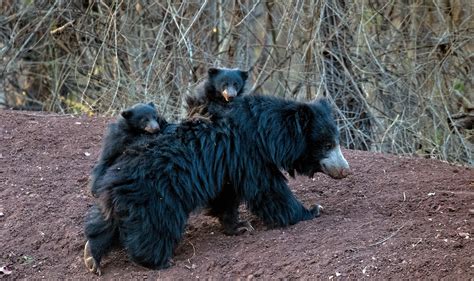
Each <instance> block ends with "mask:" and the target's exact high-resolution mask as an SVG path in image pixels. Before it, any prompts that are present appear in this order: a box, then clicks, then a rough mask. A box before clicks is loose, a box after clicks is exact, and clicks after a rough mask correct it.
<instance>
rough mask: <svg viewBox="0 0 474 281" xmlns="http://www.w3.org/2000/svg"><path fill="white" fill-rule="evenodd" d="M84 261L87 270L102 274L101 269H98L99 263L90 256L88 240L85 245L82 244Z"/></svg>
mask: <svg viewBox="0 0 474 281" xmlns="http://www.w3.org/2000/svg"><path fill="white" fill-rule="evenodd" d="M84 263H85V264H86V267H87V269H88V270H89V272H92V273H94V274H97V275H99V276H101V275H102V271H101V270H100V265H99V263H98V262H97V261H96V260H95V259H94V257H93V256H92V253H91V247H90V245H89V241H87V242H86V245H85V246H84Z"/></svg>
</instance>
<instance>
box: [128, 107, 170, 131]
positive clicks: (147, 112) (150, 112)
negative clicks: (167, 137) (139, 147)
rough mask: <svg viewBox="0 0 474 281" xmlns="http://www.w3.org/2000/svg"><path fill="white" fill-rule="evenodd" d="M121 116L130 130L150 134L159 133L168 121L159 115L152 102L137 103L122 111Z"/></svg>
mask: <svg viewBox="0 0 474 281" xmlns="http://www.w3.org/2000/svg"><path fill="white" fill-rule="evenodd" d="M120 115H121V116H122V117H123V120H124V121H125V123H126V124H127V126H128V127H129V128H131V129H133V130H138V131H144V132H148V133H150V134H153V133H157V132H158V131H159V130H160V128H161V127H162V126H164V124H166V120H165V119H164V118H162V117H161V116H159V115H158V113H157V112H156V108H155V105H154V104H153V103H152V102H150V103H137V104H135V105H134V106H132V107H131V108H129V109H126V110H124V111H122V113H121V114H120ZM160 126H161V127H160Z"/></svg>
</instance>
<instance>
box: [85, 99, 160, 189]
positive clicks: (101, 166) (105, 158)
mask: <svg viewBox="0 0 474 281" xmlns="http://www.w3.org/2000/svg"><path fill="white" fill-rule="evenodd" d="M166 125H167V122H166V120H165V119H164V118H162V117H161V116H159V115H158V113H157V112H156V108H155V105H154V104H153V103H152V102H150V103H147V104H144V103H138V104H135V105H134V106H132V107H131V108H128V109H126V110H124V111H122V112H121V113H120V115H119V116H118V117H117V120H116V122H113V123H111V124H109V126H108V127H107V132H106V134H105V137H104V140H103V142H102V151H101V154H100V156H99V160H98V161H97V164H96V165H95V166H94V168H93V169H92V172H91V178H90V190H91V193H92V195H94V197H98V194H97V188H98V187H97V179H98V178H100V177H101V176H103V175H104V173H105V171H106V170H107V168H108V167H109V166H110V165H112V163H113V162H114V161H115V159H116V158H117V157H118V156H119V155H120V154H122V152H123V151H124V150H125V148H126V147H127V146H128V145H130V144H131V143H132V142H133V141H135V140H136V139H137V137H138V136H140V135H150V134H154V133H157V132H159V131H160V129H162V128H164V127H165V126H166Z"/></svg>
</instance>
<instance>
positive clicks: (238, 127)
mask: <svg viewBox="0 0 474 281" xmlns="http://www.w3.org/2000/svg"><path fill="white" fill-rule="evenodd" d="M348 169H349V166H348V164H347V161H346V160H345V159H344V157H343V156H342V153H341V150H340V147H339V142H338V130H337V128H336V125H335V122H334V120H333V118H332V117H331V110H330V106H329V105H328V103H327V102H326V101H324V100H321V101H317V102H314V103H308V104H305V103H299V102H294V101H285V100H282V99H277V98H273V97H264V96H252V97H250V96H246V97H239V98H236V99H235V100H234V101H233V103H232V106H229V108H228V109H227V110H226V111H225V112H224V113H223V114H222V116H220V117H219V118H217V119H216V120H215V121H214V122H212V123H208V122H205V121H202V120H194V121H187V122H183V123H181V124H179V125H178V126H177V128H176V130H175V133H174V134H160V135H157V136H156V137H154V138H152V139H150V138H146V139H145V138H144V139H143V141H136V142H134V143H133V144H132V145H130V146H129V147H128V148H127V151H126V153H124V154H122V155H121V156H119V157H118V158H117V159H116V161H115V163H114V164H113V165H112V166H111V167H110V168H109V169H108V170H107V172H106V174H105V175H104V177H102V178H101V179H100V181H99V182H98V186H99V189H98V192H99V193H100V192H110V194H111V198H112V202H113V210H112V214H111V216H110V218H109V219H108V220H106V219H105V218H104V217H103V215H102V213H101V211H100V210H99V209H98V207H93V208H92V210H91V211H90V213H89V215H88V218H87V221H86V236H87V239H88V242H87V243H86V247H85V251H84V260H85V262H86V265H87V267H88V268H89V270H90V271H92V272H96V273H100V268H99V263H100V260H101V258H102V256H103V255H104V254H106V253H107V252H108V251H109V249H110V246H111V245H112V244H113V243H114V242H120V244H121V245H122V246H123V247H124V248H125V250H126V251H127V253H128V255H129V257H130V258H131V259H132V260H133V261H135V262H137V263H138V264H140V265H143V266H146V267H149V268H155V269H158V268H164V267H167V266H169V260H170V257H171V256H172V253H173V250H174V248H175V246H176V245H177V243H178V242H179V241H180V240H181V237H182V234H183V232H184V230H185V226H186V222H187V219H188V216H189V213H190V212H191V211H193V210H195V209H196V208H199V207H203V206H206V204H208V202H209V201H210V200H212V199H215V198H216V197H217V196H218V195H219V194H220V192H221V191H222V190H221V188H222V186H223V182H224V180H225V179H228V180H229V182H230V183H231V184H232V189H231V190H230V191H227V192H230V193H231V194H232V196H226V197H225V198H226V200H229V201H234V202H228V206H229V208H231V209H232V208H234V207H235V206H236V204H235V203H236V202H237V203H240V202H241V201H244V202H246V204H247V206H248V207H249V209H250V211H251V212H252V213H254V214H255V215H257V216H258V217H259V218H261V219H262V220H263V222H264V223H265V224H266V225H268V226H270V227H281V226H287V225H290V224H295V223H297V222H299V221H302V220H309V219H312V218H314V217H317V216H319V211H320V207H319V206H318V205H315V206H314V207H312V208H310V209H307V208H305V207H304V206H303V205H302V204H301V203H300V202H299V201H298V200H297V199H296V198H295V196H294V195H293V193H292V192H291V191H290V189H289V188H288V186H287V183H286V178H285V176H284V175H283V174H282V172H281V170H286V171H288V172H290V173H291V174H293V173H294V172H295V171H296V172H297V173H299V174H302V175H307V176H310V177H311V176H313V174H314V173H316V172H323V173H326V174H328V175H330V176H332V177H334V178H343V177H345V176H346V175H347V172H348ZM237 206H238V204H237Z"/></svg>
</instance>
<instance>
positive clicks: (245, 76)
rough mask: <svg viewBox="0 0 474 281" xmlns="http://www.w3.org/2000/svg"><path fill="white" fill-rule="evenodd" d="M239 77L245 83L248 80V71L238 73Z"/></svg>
mask: <svg viewBox="0 0 474 281" xmlns="http://www.w3.org/2000/svg"><path fill="white" fill-rule="evenodd" d="M240 77H242V80H244V82H245V81H247V79H248V78H249V73H248V71H240Z"/></svg>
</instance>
